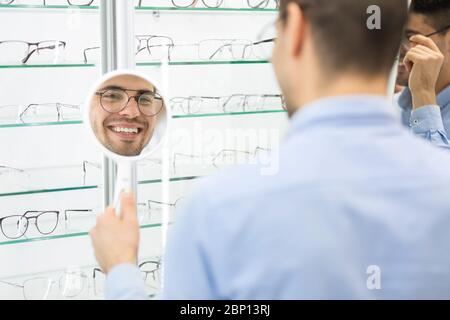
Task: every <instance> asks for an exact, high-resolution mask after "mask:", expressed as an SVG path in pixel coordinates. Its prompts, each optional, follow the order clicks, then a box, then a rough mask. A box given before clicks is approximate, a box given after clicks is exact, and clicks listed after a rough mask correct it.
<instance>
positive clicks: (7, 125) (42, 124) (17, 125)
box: [0, 109, 286, 129]
mask: <svg viewBox="0 0 450 320" xmlns="http://www.w3.org/2000/svg"><path fill="white" fill-rule="evenodd" d="M270 113H286V111H285V110H280V109H274V110H260V111H246V112H227V113H223V112H216V113H214V112H211V113H199V114H187V115H184V114H183V115H181V114H177V115H173V119H191V118H209V117H232V116H246V115H258V114H270ZM80 124H83V121H82V120H73V121H59V122H34V123H5V124H0V129H2V128H24V127H25V128H27V127H47V126H64V125H80Z"/></svg>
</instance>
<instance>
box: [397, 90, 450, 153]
mask: <svg viewBox="0 0 450 320" xmlns="http://www.w3.org/2000/svg"><path fill="white" fill-rule="evenodd" d="M436 99H437V103H438V104H437V105H427V106H423V107H421V108H418V109H416V110H413V108H412V104H413V103H412V96H411V91H410V90H409V89H408V88H405V89H404V90H403V91H402V92H401V93H400V94H399V95H398V100H397V103H398V105H399V106H400V108H401V117H402V123H403V125H404V126H406V127H410V128H411V130H412V132H413V133H414V134H416V135H417V136H419V137H422V138H424V139H426V140H428V141H430V142H432V143H433V144H435V145H437V146H438V147H442V148H444V149H447V150H448V151H450V144H449V141H448V137H449V136H450V86H448V87H447V88H445V89H444V90H442V92H440V93H439V94H438V95H437V97H436Z"/></svg>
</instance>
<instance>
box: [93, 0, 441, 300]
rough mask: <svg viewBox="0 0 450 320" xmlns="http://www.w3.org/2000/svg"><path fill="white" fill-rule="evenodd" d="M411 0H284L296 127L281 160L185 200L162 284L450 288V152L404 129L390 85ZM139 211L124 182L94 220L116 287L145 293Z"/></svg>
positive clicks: (186, 291)
mask: <svg viewBox="0 0 450 320" xmlns="http://www.w3.org/2000/svg"><path fill="white" fill-rule="evenodd" d="M374 6H376V8H378V9H379V10H378V11H379V12H381V16H382V21H383V22H382V24H381V28H378V29H371V28H368V23H367V19H368V14H367V12H368V8H369V7H372V8H374ZM407 9H408V8H407V1H406V0H405V1H392V0H358V1H355V0H339V1H338V0H336V1H329V0H310V1H307V0H281V4H280V15H279V19H278V21H277V23H276V29H277V34H278V36H277V39H276V41H275V49H274V52H273V59H272V61H273V65H274V68H275V72H276V75H277V78H278V82H279V84H280V87H281V89H282V91H283V94H284V96H285V98H286V101H287V107H288V111H289V116H290V118H291V119H290V121H291V128H290V131H289V132H288V134H287V137H286V139H285V141H284V143H283V144H282V146H281V150H280V152H279V157H280V159H279V163H280V169H279V171H278V172H277V173H276V174H274V175H272V176H263V175H261V173H260V171H259V168H258V167H255V166H244V167H238V168H234V169H230V170H227V171H225V172H224V173H222V174H220V175H219V176H217V177H214V178H211V179H207V180H205V181H204V182H203V184H202V185H201V186H199V187H198V190H197V191H195V192H194V193H193V196H192V198H191V199H190V200H186V201H187V202H186V203H185V206H184V209H183V210H181V211H180V212H178V213H177V220H176V223H175V226H174V230H173V231H172V234H171V237H170V239H169V243H168V248H167V254H166V257H165V274H164V275H165V283H164V290H163V293H162V298H165V299H372V298H380V299H391V298H392V299H394V298H395V299H413V298H445V299H448V298H450V255H449V254H448V253H449V252H450V233H449V232H448V229H449V227H450V196H449V195H450V154H448V153H447V152H444V151H442V150H440V149H438V148H435V147H434V146H432V145H431V144H430V143H428V142H426V141H423V140H422V139H419V138H417V137H415V136H414V135H412V134H411V133H410V132H409V131H408V130H406V129H405V128H404V127H403V126H402V125H401V123H399V121H398V119H397V118H396V117H395V113H394V112H393V110H392V103H390V101H388V99H387V97H386V94H387V92H386V88H387V87H388V78H389V74H390V71H391V69H392V67H393V65H394V60H395V58H396V56H397V54H398V48H399V46H400V41H401V38H402V33H403V28H404V25H405V23H406V19H407V13H408V12H407ZM443 168H448V169H449V170H447V169H444V170H443ZM135 212H136V208H135V205H134V196H133V195H124V196H123V211H122V212H121V215H120V217H116V216H115V212H114V209H112V208H108V209H107V211H106V213H105V214H104V215H102V216H101V217H99V219H98V223H97V226H96V227H95V228H94V229H93V230H92V232H91V236H92V241H93V246H94V249H95V254H96V257H97V260H98V262H99V264H100V266H101V268H102V269H103V270H104V272H106V273H107V280H106V297H107V298H110V299H140V298H146V291H145V285H144V282H143V281H142V279H141V278H140V274H139V269H138V267H137V266H136V260H137V252H138V247H139V226H138V223H137V219H136V214H135Z"/></svg>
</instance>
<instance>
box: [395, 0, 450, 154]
mask: <svg viewBox="0 0 450 320" xmlns="http://www.w3.org/2000/svg"><path fill="white" fill-rule="evenodd" d="M449 30H450V1H442V0H413V1H412V3H411V10H410V13H409V21H408V24H407V27H406V30H405V37H404V40H403V42H402V46H401V50H400V53H401V54H400V63H399V67H398V78H397V84H398V85H399V86H405V89H404V90H403V91H402V92H401V93H400V94H399V96H398V104H399V105H400V107H401V112H402V122H403V124H404V125H405V126H407V127H411V128H412V131H413V132H414V133H415V134H417V135H419V136H421V137H423V138H425V139H427V140H430V141H431V142H433V143H434V144H436V145H438V146H442V147H446V148H448V146H449V142H448V137H449V134H450V32H449Z"/></svg>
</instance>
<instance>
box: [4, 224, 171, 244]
mask: <svg viewBox="0 0 450 320" xmlns="http://www.w3.org/2000/svg"><path fill="white" fill-rule="evenodd" d="M169 224H172V223H169ZM159 227H162V223H153V224H144V225H141V226H140V228H141V229H151V228H159ZM88 235H89V232H78V233H68V234H59V235H53V236H52V235H50V236H43V237H37V238H28V239H16V240H8V241H2V242H0V246H7V245H14V244H21V243H30V242H37V241H48V240H57V239H67V238H76V237H85V236H88Z"/></svg>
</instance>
